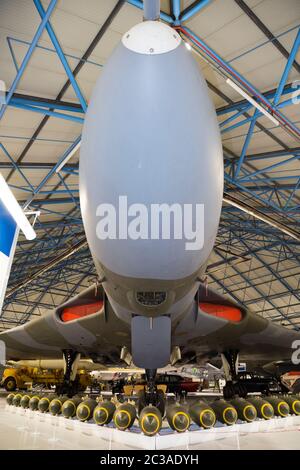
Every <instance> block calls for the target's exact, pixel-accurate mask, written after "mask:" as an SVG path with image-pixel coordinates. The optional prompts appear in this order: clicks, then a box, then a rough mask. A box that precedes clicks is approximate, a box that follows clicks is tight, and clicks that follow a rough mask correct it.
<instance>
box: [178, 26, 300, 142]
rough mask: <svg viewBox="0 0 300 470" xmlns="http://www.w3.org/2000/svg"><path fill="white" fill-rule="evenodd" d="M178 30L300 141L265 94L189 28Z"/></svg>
mask: <svg viewBox="0 0 300 470" xmlns="http://www.w3.org/2000/svg"><path fill="white" fill-rule="evenodd" d="M177 29H178V30H179V31H180V32H181V33H182V34H183V35H184V36H186V37H187V38H188V39H189V40H190V41H191V42H192V43H193V44H194V45H195V46H196V48H198V49H200V50H201V51H202V52H204V54H205V55H206V56H208V57H209V58H210V59H211V60H212V61H213V62H214V63H215V64H216V65H217V67H218V68H220V67H221V68H222V69H223V70H224V71H225V72H226V74H227V75H229V76H230V77H231V78H233V79H234V81H237V82H238V83H239V85H240V86H242V87H244V88H246V90H247V93H249V94H250V95H254V96H255V97H256V99H257V100H258V102H259V104H261V105H264V106H265V107H266V108H267V110H268V111H269V112H270V113H271V114H273V115H274V117H275V118H277V119H278V120H279V122H280V125H281V126H282V127H283V128H285V129H289V130H290V131H291V132H293V134H294V135H296V136H297V138H298V139H299V140H300V129H299V128H298V127H297V126H295V125H294V123H293V122H291V121H290V120H289V119H288V118H287V117H286V116H285V115H283V114H282V113H281V112H280V111H278V110H277V109H276V108H275V107H274V106H273V105H272V103H271V102H270V101H269V100H268V99H267V98H265V97H264V96H263V94H262V93H261V92H260V91H259V90H257V88H255V87H254V86H253V85H252V84H251V83H250V82H249V80H247V79H246V78H245V77H243V76H242V75H241V74H240V73H239V72H238V71H237V70H236V69H234V68H233V67H232V66H231V65H229V63H228V62H226V61H225V60H224V59H222V57H220V56H219V54H217V53H216V52H215V51H214V50H213V49H212V48H211V47H209V46H208V45H207V44H206V43H205V42H204V41H203V40H202V39H200V38H199V37H198V36H197V35H196V34H195V33H194V32H193V31H191V30H190V29H189V28H187V27H182V26H179V27H177Z"/></svg>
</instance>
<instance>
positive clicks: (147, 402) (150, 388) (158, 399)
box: [137, 369, 166, 417]
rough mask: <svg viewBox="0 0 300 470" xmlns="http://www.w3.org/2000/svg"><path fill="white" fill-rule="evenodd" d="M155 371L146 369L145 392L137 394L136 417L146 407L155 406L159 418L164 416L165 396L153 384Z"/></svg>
mask: <svg viewBox="0 0 300 470" xmlns="http://www.w3.org/2000/svg"><path fill="white" fill-rule="evenodd" d="M155 379H156V369H146V381H147V386H146V390H142V391H140V392H139V398H138V403H137V405H138V406H137V408H138V415H139V416H140V414H141V412H142V410H143V408H145V407H146V406H155V407H156V408H158V409H159V411H160V413H161V416H162V417H164V416H165V410H166V401H165V395H164V392H163V391H162V390H157V386H156V384H155Z"/></svg>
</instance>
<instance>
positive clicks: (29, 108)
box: [8, 102, 84, 124]
mask: <svg viewBox="0 0 300 470" xmlns="http://www.w3.org/2000/svg"><path fill="white" fill-rule="evenodd" d="M8 106H11V107H12V108H17V109H23V110H24V111H31V112H33V113H38V114H43V115H44V116H52V117H56V118H59V119H64V120H67V121H73V122H77V123H78V124H83V122H84V119H83V118H80V117H77V116H72V115H71V114H64V113H57V112H56V111H50V110H49V109H44V108H39V107H37V106H29V105H26V104H17V103H13V102H10V103H9V104H8Z"/></svg>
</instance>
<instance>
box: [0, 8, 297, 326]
mask: <svg viewBox="0 0 300 470" xmlns="http://www.w3.org/2000/svg"><path fill="white" fill-rule="evenodd" d="M141 8H142V2H141V1H139V0H128V1H115V0H101V1H99V0H86V1H85V2H82V1H81V0H51V1H43V2H41V1H40V0H33V1H31V0H30V1H29V0H2V1H1V5H0V41H1V48H0V50H1V52H0V70H1V76H0V79H2V80H4V81H5V82H6V85H7V89H8V92H7V105H5V106H3V107H2V109H1V111H0V171H1V173H2V174H3V176H4V177H5V178H6V180H7V181H8V182H9V184H10V187H11V189H12V190H13V192H14V194H15V196H16V197H17V199H18V200H19V202H20V204H21V205H23V206H24V207H26V209H27V210H28V211H40V215H39V216H38V217H37V219H36V222H35V229H36V231H37V233H38V236H37V239H36V240H35V241H34V242H29V241H27V240H25V239H24V237H23V236H22V235H20V238H19V243H18V247H17V252H16V256H15V260H14V264H13V268H12V273H11V277H10V280H9V286H8V294H7V297H6V299H5V304H4V307H3V311H2V313H1V317H0V328H1V329H8V328H11V327H13V326H16V325H18V324H21V323H24V322H26V321H28V320H29V319H30V318H34V317H35V316H39V315H41V314H43V311H44V310H45V309H49V308H52V307H53V306H54V305H57V304H59V303H61V302H63V301H65V300H67V299H68V298H69V297H71V296H73V295H74V294H75V293H77V292H79V291H80V290H82V289H83V288H84V287H86V286H88V285H89V284H90V283H93V282H95V280H96V273H95V270H94V265H93V262H92V259H91V255H90V252H89V249H88V247H87V245H86V241H85V235H84V230H83V226H82V220H81V215H80V208H79V198H78V157H79V151H78V150H76V151H75V153H74V155H73V156H72V158H71V159H70V160H69V161H68V163H67V164H66V165H65V166H64V167H63V168H62V169H61V170H60V171H58V170H59V165H60V163H61V162H62V161H63V160H64V159H65V158H66V157H67V156H68V155H69V153H70V152H72V151H73V149H74V148H75V149H76V148H77V144H78V142H79V141H80V134H81V130H82V122H83V118H84V112H85V109H86V106H87V103H88V101H89V98H90V95H91V91H92V88H93V86H94V84H95V81H96V79H97V77H98V76H99V74H101V70H102V68H103V67H105V63H106V60H107V59H108V58H109V56H110V54H111V52H112V50H113V48H114V47H115V46H116V44H117V43H118V41H119V40H120V38H121V37H122V35H123V34H124V33H125V32H126V31H127V30H128V29H129V28H130V27H131V26H133V25H134V24H136V23H138V22H140V21H141V20H142V10H141ZM161 8H162V20H164V21H166V22H168V23H169V24H172V25H173V26H174V27H176V28H177V29H178V31H179V33H180V34H181V35H182V37H183V38H184V39H185V40H186V41H188V42H189V43H190V44H191V45H192V47H193V52H191V53H193V54H194V55H195V58H196V60H197V61H198V64H199V67H200V68H201V70H202V72H203V74H204V76H205V78H206V80H207V83H208V86H209V89H210V95H211V98H212V100H213V102H214V105H215V107H216V111H217V115H218V119H219V124H220V129H221V132H222V140H223V148H224V163H225V191H226V194H227V195H228V197H230V196H231V197H234V198H235V199H237V200H238V201H240V202H242V203H246V204H247V205H250V206H251V207H252V208H253V209H254V210H259V212H260V213H263V214H264V215H266V216H268V217H271V218H272V219H273V220H275V221H276V222H279V223H280V224H282V225H283V226H284V227H285V228H286V229H290V230H292V231H293V233H295V236H294V237H291V236H289V235H287V234H286V233H284V232H283V231H282V230H279V229H278V227H276V226H274V225H270V224H266V223H265V222H264V221H263V220H259V219H258V218H256V217H253V215H251V214H250V213H246V212H244V211H241V210H240V209H238V208H236V207H234V206H232V205H231V204H227V203H224V205H223V210H222V217H221V224H220V228H219V233H218V237H217V243H216V246H215V249H214V252H213V253H212V256H211V260H210V264H209V267H208V277H207V280H208V282H209V284H210V285H211V286H212V287H214V288H216V289H218V290H219V291H221V292H223V293H225V294H226V295H228V296H231V297H232V298H234V299H235V300H238V301H240V302H242V303H244V304H245V305H246V306H248V307H249V308H250V309H252V310H253V311H255V312H257V313H259V314H260V315H262V316H264V317H266V318H272V319H273V320H274V321H276V322H279V323H281V324H283V325H285V326H287V327H288V328H300V246H299V237H300V235H299V234H300V227H299V218H300V168H299V158H300V142H299V140H300V137H299V136H300V129H299V121H300V112H299V110H300V106H299V103H300V97H299V96H297V90H299V86H300V81H298V82H297V80H300V53H299V44H300V29H299V28H300V2H299V1H298V0H286V1H285V2H282V1H281V0H210V1H209V0H200V1H187V0H184V1H181V2H180V1H179V0H171V1H168V0H163V1H162V2H161ZM47 14H48V16H49V18H48V16H45V15H47ZM47 20H48V21H47ZM227 78H231V79H232V80H234V81H235V83H237V84H239V86H240V88H242V89H243V90H244V91H246V92H247V94H248V95H250V96H253V97H254V99H255V100H256V101H257V102H258V103H262V104H263V105H264V107H265V108H267V109H268V112H269V113H271V114H272V115H273V116H274V117H276V119H277V120H278V122H279V125H276V124H275V123H274V122H273V121H271V120H270V119H269V118H268V117H265V116H264V115H262V114H259V113H258V111H257V110H256V108H255V107H254V106H252V105H251V104H249V103H248V101H246V100H245V99H243V98H242V97H241V95H240V94H239V93H238V92H237V91H236V90H235V89H233V88H232V87H231V86H229V84H228V83H227V82H226V79H227ZM120 80H121V77H120ZM175 110H176V112H180V110H178V109H177V108H176V97H174V112H175ZM187 119H188V117H187ZM133 132H134V129H133ZM200 150H201V149H199V151H200ZM183 158H184V157H183ZM31 217H34V215H32V216H31Z"/></svg>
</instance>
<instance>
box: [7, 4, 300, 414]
mask: <svg viewBox="0 0 300 470" xmlns="http://www.w3.org/2000/svg"><path fill="white" fill-rule="evenodd" d="M144 16H145V21H144V22H143V23H141V24H138V25H136V26H134V27H133V28H132V29H131V30H130V31H129V32H128V33H126V34H125V35H124V36H123V38H122V41H121V43H120V44H119V45H118V46H117V48H116V49H115V51H114V52H113V54H112V56H111V58H110V60H109V61H108V63H107V64H106V65H105V68H104V71H103V73H101V76H100V78H99V80H98V82H97V84H96V86H95V89H94V92H93V95H92V98H91V100H90V104H89V108H88V111H87V113H86V117H85V124H84V129H83V135H82V145H81V156H80V172H79V173H80V201H81V211H82V218H83V222H84V228H85V232H86V237H87V240H88V244H89V247H90V250H91V253H92V256H93V259H94V262H95V265H96V268H97V272H98V275H99V281H98V283H97V284H95V285H93V286H91V287H89V288H88V289H86V290H84V291H83V292H82V293H80V294H79V295H77V296H76V297H74V298H72V299H70V300H68V301H67V302H66V303H64V304H63V305H60V306H59V307H57V308H56V309H55V310H53V311H49V312H48V313H46V314H44V315H42V316H41V317H39V318H37V319H35V320H33V321H29V322H28V323H26V324H24V325H21V326H18V327H16V328H13V329H11V330H9V331H6V332H3V333H1V334H0V339H1V340H3V341H4V342H5V344H6V348H7V357H8V358H9V359H12V360H20V359H23V360H24V359H56V358H61V357H62V356H63V357H64V360H65V363H66V373H65V383H64V389H65V392H67V393H69V394H70V395H71V394H72V393H75V391H74V390H73V389H72V385H73V384H72V380H71V378H72V377H73V376H74V371H75V370H76V367H77V364H78V362H79V359H80V358H91V359H92V360H93V361H94V362H96V363H100V364H102V365H104V366H122V365H126V364H127V365H128V366H133V367H140V368H143V369H145V371H146V377H147V390H146V391H145V392H144V394H141V396H140V401H141V403H142V404H143V405H144V406H146V405H148V404H150V403H151V404H152V405H156V406H160V407H161V401H162V397H161V394H160V393H158V392H157V390H156V387H155V376H156V371H157V369H159V368H163V367H165V366H167V365H168V364H171V365H175V364H176V366H178V367H179V366H182V365H184V364H197V365H199V364H204V363H206V362H211V363H213V360H214V359H216V358H219V359H220V357H221V358H222V361H223V367H224V371H225V376H226V380H227V383H226V386H225V388H224V396H225V397H226V398H230V397H233V396H234V395H241V396H243V393H244V391H243V389H242V387H241V386H240V385H239V381H238V374H237V363H238V360H242V361H245V362H247V363H250V362H255V363H257V364H261V365H263V364H265V363H270V362H272V361H277V360H291V358H292V355H293V353H294V352H295V350H294V345H295V341H297V340H300V334H299V332H298V331H296V330H291V329H287V328H284V327H282V326H278V325H276V324H274V323H272V322H270V321H268V320H267V319H265V318H263V317H261V316H259V315H256V314H254V313H252V312H250V311H249V310H248V309H246V308H244V307H243V306H242V305H239V304H237V303H235V302H234V301H232V300H230V299H228V298H225V297H224V296H222V295H219V294H218V293H217V292H215V291H213V290H211V289H210V288H209V286H207V285H206V284H205V280H204V279H205V271H206V267H207V263H208V259H209V256H210V253H211V251H212V249H213V246H214V241H215V237H216V234H217V230H218V224H219V218H220V212H221V206H222V197H223V154H222V147H221V139H220V132H219V128H218V124H217V119H216V114H215V110H214V107H213V105H212V103H211V101H210V99H209V95H208V89H207V85H206V83H205V80H204V78H203V77H202V75H201V73H200V71H199V67H198V66H197V64H196V62H195V60H194V58H193V56H192V53H191V51H189V50H188V48H187V47H185V43H184V42H183V41H182V39H181V37H180V35H179V34H178V33H177V32H176V30H175V29H173V28H171V27H169V26H167V25H166V24H164V23H163V22H160V21H159V20H158V17H159V2H157V1H155V2H151V1H148V2H145V13H144ZM174 97H176V100H175V103H176V108H175V107H174ZM179 109H180V112H178V110H179ZM179 136H180V138H179ZM178 220H179V223H178ZM168 223H169V225H168ZM183 228H184V230H183Z"/></svg>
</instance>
